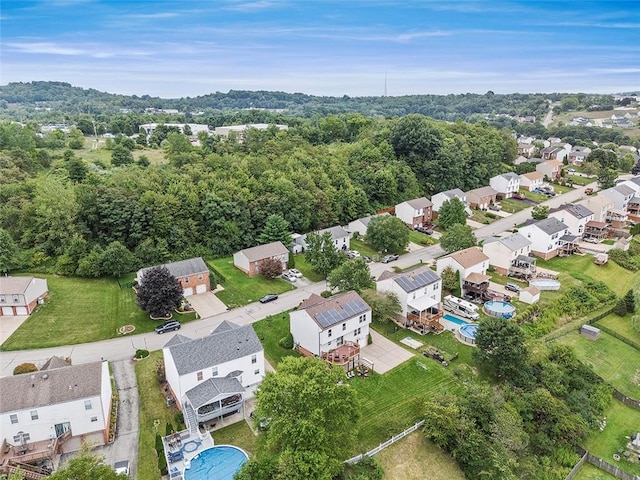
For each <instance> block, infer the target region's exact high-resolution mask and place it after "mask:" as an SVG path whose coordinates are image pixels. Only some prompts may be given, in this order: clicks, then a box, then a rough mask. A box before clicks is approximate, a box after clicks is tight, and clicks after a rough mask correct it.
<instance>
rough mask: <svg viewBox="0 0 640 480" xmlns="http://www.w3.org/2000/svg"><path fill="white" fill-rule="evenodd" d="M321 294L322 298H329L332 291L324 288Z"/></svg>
mask: <svg viewBox="0 0 640 480" xmlns="http://www.w3.org/2000/svg"><path fill="white" fill-rule="evenodd" d="M320 296H321V297H322V298H329V297H330V296H331V292H330V291H329V290H323V291H322V292H320Z"/></svg>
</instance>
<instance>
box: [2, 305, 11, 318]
mask: <svg viewBox="0 0 640 480" xmlns="http://www.w3.org/2000/svg"><path fill="white" fill-rule="evenodd" d="M2 315H11V316H13V307H2Z"/></svg>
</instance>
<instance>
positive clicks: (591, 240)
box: [582, 237, 599, 243]
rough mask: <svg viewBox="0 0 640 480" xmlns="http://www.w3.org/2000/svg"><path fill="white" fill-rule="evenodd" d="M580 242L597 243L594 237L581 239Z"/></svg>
mask: <svg viewBox="0 0 640 480" xmlns="http://www.w3.org/2000/svg"><path fill="white" fill-rule="evenodd" d="M582 240H584V241H585V242H587V243H599V240H598V239H597V238H596V237H586V238H583V239H582Z"/></svg>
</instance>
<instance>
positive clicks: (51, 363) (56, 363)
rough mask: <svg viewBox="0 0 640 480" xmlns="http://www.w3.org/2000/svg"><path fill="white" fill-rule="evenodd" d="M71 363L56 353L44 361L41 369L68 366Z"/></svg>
mask: <svg viewBox="0 0 640 480" xmlns="http://www.w3.org/2000/svg"><path fill="white" fill-rule="evenodd" d="M69 365H71V364H70V363H69V362H67V361H66V360H63V359H62V358H60V357H56V356H55V355H54V356H53V357H51V358H50V359H49V360H47V361H46V362H44V365H42V367H40V371H43V370H53V369H54V368H62V367H68V366H69Z"/></svg>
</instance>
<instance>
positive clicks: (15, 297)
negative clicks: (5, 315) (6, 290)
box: [13, 295, 20, 303]
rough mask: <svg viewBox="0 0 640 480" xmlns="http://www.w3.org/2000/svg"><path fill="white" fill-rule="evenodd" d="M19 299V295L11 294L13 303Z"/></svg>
mask: <svg viewBox="0 0 640 480" xmlns="http://www.w3.org/2000/svg"><path fill="white" fill-rule="evenodd" d="M19 301H20V297H19V296H18V295H14V296H13V303H18V302H19Z"/></svg>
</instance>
